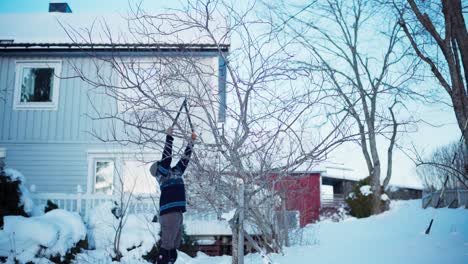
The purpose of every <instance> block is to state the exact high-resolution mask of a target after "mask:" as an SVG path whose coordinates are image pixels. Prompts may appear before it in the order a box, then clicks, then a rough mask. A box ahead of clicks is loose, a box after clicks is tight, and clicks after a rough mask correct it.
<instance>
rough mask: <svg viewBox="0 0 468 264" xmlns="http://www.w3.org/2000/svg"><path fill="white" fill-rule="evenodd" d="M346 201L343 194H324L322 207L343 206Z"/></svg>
mask: <svg viewBox="0 0 468 264" xmlns="http://www.w3.org/2000/svg"><path fill="white" fill-rule="evenodd" d="M344 203H345V198H344V195H343V194H322V196H321V204H320V206H321V207H322V208H327V207H341V206H342V205H344Z"/></svg>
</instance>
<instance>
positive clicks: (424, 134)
mask: <svg viewBox="0 0 468 264" xmlns="http://www.w3.org/2000/svg"><path fill="white" fill-rule="evenodd" d="M49 2H51V1H50V0H14V1H6V0H1V1H0V13H38V12H47V11H48V3H49ZM56 2H63V1H56ZM66 2H68V3H69V5H70V7H71V9H72V11H73V13H96V14H104V13H115V12H117V13H120V14H126V10H127V9H128V0H98V1H96V0H68V1H66ZM177 3H178V1H145V4H144V6H145V8H146V9H147V10H148V11H152V12H163V11H164V8H167V7H175V5H177ZM421 85H437V84H436V83H425V84H421ZM441 95H442V96H443V97H444V98H445V99H446V100H447V101H448V96H446V95H444V94H443V93H442V94H441ZM409 108H410V110H411V111H412V112H414V113H415V114H417V115H419V116H420V117H422V118H423V119H425V120H430V121H431V122H432V124H435V125H438V127H433V126H429V125H427V124H420V125H419V126H418V131H417V132H415V133H412V134H409V135H405V136H404V138H401V139H400V140H401V141H400V142H402V144H403V145H404V146H406V147H408V146H410V145H411V144H414V145H415V146H416V147H418V149H420V150H423V151H424V153H430V152H431V151H432V150H434V149H435V148H436V147H438V146H442V145H444V144H447V143H450V142H453V141H456V140H458V137H459V135H460V133H459V130H458V127H457V125H456V121H455V117H454V114H453V111H452V109H450V107H448V106H444V105H420V104H413V105H410V106H409ZM382 146H383V147H385V145H382ZM381 150H382V152H383V153H386V148H385V149H384V148H382V149H381ZM332 160H334V161H335V162H336V163H337V165H340V166H344V167H347V168H351V169H353V170H354V171H353V174H354V175H357V176H366V175H367V169H366V166H365V162H364V159H363V158H362V155H361V152H360V150H359V148H358V147H357V146H355V145H346V146H343V147H342V148H340V149H339V150H338V151H336V152H335V153H334V155H333V157H332ZM382 160H386V157H385V156H383V157H382ZM382 174H383V175H384V174H385V173H384V171H383V172H382ZM391 183H394V184H397V185H409V186H419V185H420V183H419V180H418V178H417V176H416V173H415V166H414V164H413V163H412V161H411V160H410V159H409V158H408V157H406V156H405V155H404V154H403V152H401V151H399V150H397V151H396V153H395V158H394V174H393V178H392V181H391Z"/></svg>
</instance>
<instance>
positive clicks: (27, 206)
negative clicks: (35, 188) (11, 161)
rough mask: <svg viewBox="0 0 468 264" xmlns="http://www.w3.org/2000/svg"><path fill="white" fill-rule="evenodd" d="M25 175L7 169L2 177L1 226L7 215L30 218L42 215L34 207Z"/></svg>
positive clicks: (0, 192) (0, 178)
mask: <svg viewBox="0 0 468 264" xmlns="http://www.w3.org/2000/svg"><path fill="white" fill-rule="evenodd" d="M25 183H26V179H25V178H24V176H23V174H21V173H20V172H19V171H17V170H14V169H5V170H4V171H3V174H1V175H0V226H3V217H4V216H6V215H21V216H30V215H38V214H41V213H42V210H41V209H40V208H38V207H36V206H35V205H34V202H33V199H32V198H31V195H30V193H29V191H28V189H27V188H26V185H25Z"/></svg>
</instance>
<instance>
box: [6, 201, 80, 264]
mask: <svg viewBox="0 0 468 264" xmlns="http://www.w3.org/2000/svg"><path fill="white" fill-rule="evenodd" d="M4 222H5V223H4V227H3V230H0V256H3V257H7V258H8V259H9V260H11V261H14V260H17V261H19V262H20V263H27V262H33V263H36V262H41V261H42V262H43V261H44V260H43V259H42V258H51V257H58V258H59V259H60V258H62V257H63V256H65V255H66V254H67V253H68V252H69V250H70V249H71V248H73V247H74V246H75V245H76V244H77V243H78V242H79V241H81V240H84V239H85V237H86V227H85V225H84V223H83V221H82V220H81V217H80V216H79V215H78V214H77V213H71V212H68V211H65V210H61V209H56V210H53V211H50V212H48V213H46V214H44V215H42V216H35V217H30V218H26V217H24V216H5V218H4Z"/></svg>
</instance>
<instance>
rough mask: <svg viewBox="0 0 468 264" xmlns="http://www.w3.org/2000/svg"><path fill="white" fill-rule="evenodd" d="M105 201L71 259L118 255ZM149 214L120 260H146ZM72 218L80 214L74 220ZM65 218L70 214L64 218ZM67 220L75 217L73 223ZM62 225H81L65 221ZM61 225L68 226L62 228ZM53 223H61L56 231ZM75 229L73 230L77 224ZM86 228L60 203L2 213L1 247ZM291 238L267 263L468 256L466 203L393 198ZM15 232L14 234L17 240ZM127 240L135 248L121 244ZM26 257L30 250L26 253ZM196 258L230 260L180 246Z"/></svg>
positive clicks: (383, 262)
mask: <svg viewBox="0 0 468 264" xmlns="http://www.w3.org/2000/svg"><path fill="white" fill-rule="evenodd" d="M111 209H112V205H111V204H103V205H102V206H101V207H97V208H95V210H94V213H92V214H91V217H90V218H89V219H87V221H86V222H87V227H88V238H89V239H90V243H91V244H93V245H94V246H95V247H96V249H95V250H88V251H85V252H82V253H80V254H79V255H78V256H77V257H76V259H75V263H78V264H82V263H117V262H112V260H111V257H110V252H111V251H112V250H111V249H112V239H113V237H114V235H115V226H116V224H117V221H116V219H115V218H114V217H113V215H112V213H111V212H110V211H111ZM149 217H150V216H146V217H145V216H144V215H134V216H129V217H128V219H127V220H126V224H127V226H126V227H125V228H124V230H123V234H122V244H121V249H122V251H123V252H122V253H123V255H124V257H123V258H122V260H121V263H142V264H146V263H148V262H146V261H144V260H142V259H141V255H142V254H144V253H145V252H147V251H148V250H149V249H150V248H151V246H152V245H153V244H154V243H155V241H157V240H158V239H159V237H158V236H157V232H158V231H159V226H158V225H157V224H156V223H151V220H150V218H149ZM433 217H434V219H435V221H434V224H433V227H432V232H431V234H430V235H425V234H424V231H425V229H426V227H427V225H428V223H429V221H430V220H431V218H433ZM75 218H78V219H76V220H74V219H75ZM147 218H148V219H147ZM26 219H28V220H26ZM63 219H68V220H66V221H67V225H65V224H64V222H63ZM20 220H21V221H20ZM71 220H73V221H75V222H76V224H74V225H71V224H72V223H71V222H70V221H71ZM22 222H24V224H22ZM39 223H45V224H44V227H41V228H38V227H33V226H34V225H37V224H39ZM46 224H47V225H46ZM49 225H50V226H49ZM67 226H78V227H79V228H72V229H70V228H68V227H67ZM45 227H47V228H51V229H54V231H53V232H52V231H51V232H49V233H51V234H52V235H53V236H52V238H53V239H52V238H51V239H48V237H49V235H47V234H45V235H41V234H42V233H44V232H46V230H44V229H45ZM59 227H60V228H59ZM65 227H67V228H66V229H64V228H65ZM55 229H57V230H59V229H60V231H59V232H56V230H55ZM75 229H76V230H79V232H75V231H74V230H75ZM148 230H152V232H149V231H148ZM84 232H85V230H84V226H83V224H82V222H81V220H80V219H79V217H78V215H76V214H74V213H68V212H65V211H63V210H54V211H51V212H49V213H47V214H45V215H42V216H38V217H32V218H23V217H16V216H14V217H7V218H5V230H3V231H0V238H1V237H2V235H4V236H3V238H4V239H3V242H2V239H0V247H1V248H2V249H3V250H6V251H9V252H11V249H10V248H9V246H11V245H12V244H11V234H15V236H17V237H16V238H17V239H18V238H19V236H21V237H22V238H23V237H24V239H21V241H30V242H31V243H32V244H33V248H32V249H37V245H47V246H50V249H49V251H50V252H49V254H44V255H53V254H54V253H62V254H63V252H62V251H63V250H65V249H66V248H69V247H70V246H71V244H73V243H76V241H78V240H79V239H83V238H84ZM46 233H47V232H46ZM7 234H10V235H7ZM57 234H58V235H57ZM291 238H292V239H293V240H294V243H293V245H292V246H291V247H289V248H285V249H284V254H270V255H269V256H268V257H269V258H270V259H271V260H272V262H273V263H284V264H289V263H294V264H297V263H304V264H306V263H307V264H309V263H319V264H325V263H326V264H334V263H337V264H338V263H339V264H343V263H347V264H367V263H369V264H370V263H372V264H375V263H379V264H387V263H388V264H390V263H391V264H395V263H410V264H431V263H434V264H435V263H437V264H440V263H450V264H462V263H463V264H466V263H468V210H466V209H448V208H443V209H437V210H435V209H433V208H429V209H426V210H424V209H422V208H421V201H420V200H414V201H392V203H391V210H390V211H388V212H385V213H383V214H381V215H378V216H373V217H369V218H365V219H355V218H346V219H345V220H344V221H342V222H338V223H336V222H332V221H330V220H325V221H322V222H319V223H317V224H312V225H308V226H307V227H305V228H303V229H300V230H297V231H295V232H293V233H292V234H291ZM17 239H16V240H15V241H17V242H18V241H20V240H17ZM28 239H29V240H28ZM42 240H45V241H42ZM57 241H59V242H60V241H62V242H64V241H65V242H66V243H62V242H61V243H59V242H57ZM67 241H68V242H67ZM33 242H34V243H33ZM24 244H25V245H26V244H28V243H24ZM52 244H53V245H52ZM59 245H65V247H63V246H59ZM131 247H136V248H135V249H134V250H130V251H127V249H128V248H131ZM15 249H16V252H17V253H18V249H19V248H18V244H16V245H15ZM21 250H24V251H23V252H24V253H23V254H24V257H26V255H27V253H28V252H31V253H32V252H34V250H31V251H29V250H27V249H26V248H25V249H21ZM45 253H47V252H45ZM4 255H5V254H4ZM6 255H9V254H6ZM31 257H33V256H29V258H31ZM25 259H26V258H25ZM38 260H39V259H38ZM38 263H48V261H46V260H45V259H40V262H38ZM202 263H203V264H223V263H226V264H228V263H231V257H230V256H222V257H209V256H207V255H204V254H202V253H199V255H198V256H197V257H196V258H190V257H189V256H187V255H185V254H184V253H182V252H180V253H179V259H178V260H177V264H202ZM245 263H246V264H249V263H259V264H261V263H264V262H263V261H262V259H261V256H260V255H259V254H250V255H247V256H246V258H245Z"/></svg>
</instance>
